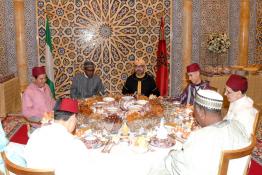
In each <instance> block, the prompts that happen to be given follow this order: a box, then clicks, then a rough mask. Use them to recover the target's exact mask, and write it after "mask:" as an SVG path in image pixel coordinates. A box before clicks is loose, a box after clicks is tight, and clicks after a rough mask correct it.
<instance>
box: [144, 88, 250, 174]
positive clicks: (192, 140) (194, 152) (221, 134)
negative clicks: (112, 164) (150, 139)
mask: <svg viewBox="0 0 262 175" xmlns="http://www.w3.org/2000/svg"><path fill="white" fill-rule="evenodd" d="M222 103H223V97H222V96H221V95H220V94H219V93H217V92H215V91H211V90H199V91H198V92H197V94H196V99H195V104H194V112H193V114H194V116H195V119H196V121H197V122H198V124H199V125H200V126H201V127H202V128H201V129H198V130H195V131H193V132H192V133H191V134H190V136H189V138H188V139H187V141H186V142H185V143H184V144H183V146H182V149H179V150H171V151H170V152H169V154H168V156H167V157H166V158H165V159H164V160H163V161H162V162H161V163H160V165H159V166H158V168H155V169H153V170H151V172H150V173H149V174H161V175H169V174H170V175H171V174H172V175H178V174H179V175H183V174H185V175H200V174H201V175H214V174H217V173H218V168H219V162H220V156H221V151H223V150H231V149H239V148H242V147H245V146H247V144H248V143H249V139H248V136H247V134H246V132H245V130H244V128H243V127H242V125H241V124H240V123H239V122H238V121H235V120H223V117H222V116H221V108H222ZM240 160H241V162H237V163H240V164H234V166H231V167H230V172H231V173H229V174H228V175H236V174H243V172H242V171H243V170H244V168H245V166H243V164H245V163H246V159H244V160H243V159H240ZM241 167H242V168H243V169H242V168H241Z"/></svg>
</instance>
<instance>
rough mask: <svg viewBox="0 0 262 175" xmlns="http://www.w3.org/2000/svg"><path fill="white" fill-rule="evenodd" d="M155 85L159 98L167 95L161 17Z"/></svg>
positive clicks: (162, 19)
mask: <svg viewBox="0 0 262 175" xmlns="http://www.w3.org/2000/svg"><path fill="white" fill-rule="evenodd" d="M156 85H157V87H158V89H159V91H160V95H161V96H167V95H168V63H167V50H166V40H165V24H164V18H163V17H162V18H161V25H160V34H159V43H158V50H157V73H156Z"/></svg>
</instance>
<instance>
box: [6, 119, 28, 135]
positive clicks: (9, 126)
mask: <svg viewBox="0 0 262 175" xmlns="http://www.w3.org/2000/svg"><path fill="white" fill-rule="evenodd" d="M27 123H28V122H27V121H26V120H25V119H24V118H23V117H22V116H7V117H6V118H5V119H3V120H2V126H3V129H4V131H5V133H6V136H7V138H8V139H10V138H11V137H12V136H13V135H14V134H15V133H16V132H17V131H18V130H19V129H20V128H21V126H23V125H24V124H27Z"/></svg>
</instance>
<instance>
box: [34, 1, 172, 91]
mask: <svg viewBox="0 0 262 175" xmlns="http://www.w3.org/2000/svg"><path fill="white" fill-rule="evenodd" d="M170 9H171V1H170V0H164V1H158V0H64V1H59V0H53V1H51V0H49V1H48V0H46V1H45V0H38V1H37V20H38V26H37V28H38V38H39V41H38V42H39V43H38V45H39V49H38V50H39V58H40V62H41V63H42V64H43V65H44V62H45V19H46V17H45V15H46V14H47V15H48V18H49V21H50V25H51V33H52V41H53V56H54V63H55V85H56V93H57V94H58V96H67V95H68V94H69V89H70V86H71V79H72V77H73V76H74V75H75V74H76V73H78V72H80V71H82V65H83V62H84V61H85V60H87V59H88V60H91V61H93V62H94V63H95V64H96V66H97V67H96V73H97V74H98V75H99V76H101V78H102V81H103V83H104V85H105V87H106V91H107V92H108V93H119V92H121V89H122V86H123V83H124V81H125V80H126V78H127V77H128V76H129V75H130V74H131V73H132V71H133V64H132V62H133V61H134V60H135V58H137V57H143V58H144V60H145V61H146V63H147V70H148V72H150V73H151V74H153V75H155V65H156V51H157V43H158V37H159V25H160V18H161V17H162V16H164V17H165V34H166V41H167V49H168V52H169V53H170V20H172V19H171V17H170V13H171V12H170ZM168 59H169V58H168Z"/></svg>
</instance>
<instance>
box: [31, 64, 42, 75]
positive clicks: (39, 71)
mask: <svg viewBox="0 0 262 175" xmlns="http://www.w3.org/2000/svg"><path fill="white" fill-rule="evenodd" d="M41 74H45V67H44V66H41V67H34V68H33V69H32V75H33V76H34V77H37V76H38V75H41Z"/></svg>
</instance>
